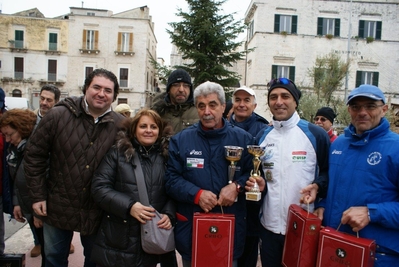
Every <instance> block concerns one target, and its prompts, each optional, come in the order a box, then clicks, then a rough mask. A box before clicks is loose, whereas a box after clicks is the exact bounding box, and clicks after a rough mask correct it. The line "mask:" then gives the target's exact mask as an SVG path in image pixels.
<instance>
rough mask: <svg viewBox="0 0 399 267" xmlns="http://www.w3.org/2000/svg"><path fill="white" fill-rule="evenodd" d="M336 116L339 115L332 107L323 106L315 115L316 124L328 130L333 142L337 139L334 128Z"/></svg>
mask: <svg viewBox="0 0 399 267" xmlns="http://www.w3.org/2000/svg"><path fill="white" fill-rule="evenodd" d="M335 117H337V115H336V114H335V112H334V110H333V109H332V108H330V107H322V108H320V109H318V110H317V112H316V116H315V117H314V124H316V125H319V126H320V127H322V128H323V129H324V130H325V131H326V132H327V134H328V136H329V137H330V142H331V143H332V142H334V140H335V139H337V135H336V134H335V133H334V129H333V128H332V126H333V124H334V119H335Z"/></svg>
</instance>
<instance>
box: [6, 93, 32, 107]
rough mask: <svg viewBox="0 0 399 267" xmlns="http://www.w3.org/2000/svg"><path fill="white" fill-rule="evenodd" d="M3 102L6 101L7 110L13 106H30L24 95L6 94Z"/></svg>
mask: <svg viewBox="0 0 399 267" xmlns="http://www.w3.org/2000/svg"><path fill="white" fill-rule="evenodd" d="M4 102H5V103H6V109H7V110H9V109H13V108H30V105H29V100H28V99H27V98H24V97H11V96H6V97H5V100H4Z"/></svg>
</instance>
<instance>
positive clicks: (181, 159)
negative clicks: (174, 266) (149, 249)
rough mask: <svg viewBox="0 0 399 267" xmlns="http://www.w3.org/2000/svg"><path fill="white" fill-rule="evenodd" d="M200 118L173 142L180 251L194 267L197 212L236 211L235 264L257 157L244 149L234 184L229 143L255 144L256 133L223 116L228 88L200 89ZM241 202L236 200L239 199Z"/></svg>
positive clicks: (171, 178)
mask: <svg viewBox="0 0 399 267" xmlns="http://www.w3.org/2000/svg"><path fill="white" fill-rule="evenodd" d="M194 104H195V107H196V109H197V112H198V116H199V119H200V121H199V122H198V123H196V124H194V125H193V126H191V127H189V128H187V129H185V130H183V131H181V132H179V133H178V134H176V135H175V136H173V137H172V138H171V140H170V144H169V161H168V169H167V171H166V175H165V179H166V192H167V193H168V194H169V195H170V196H171V197H173V198H174V199H175V200H176V201H177V212H178V216H177V219H178V223H177V224H176V228H175V240H176V249H177V250H178V251H179V253H180V254H181V255H182V258H183V266H184V267H188V266H191V254H192V225H193V214H194V213H195V212H206V213H208V212H212V213H222V208H223V211H224V213H229V214H234V215H235V228H234V229H235V233H234V253H233V255H234V256H233V259H234V263H233V266H237V259H238V258H239V257H240V255H241V254H242V252H243V250H244V240H245V232H246V225H245V216H246V206H245V195H244V194H243V193H242V192H243V187H244V185H245V182H246V180H247V179H248V177H249V173H250V170H251V169H252V163H251V162H252V161H251V160H252V157H251V156H250V155H249V154H248V153H243V154H242V157H241V160H239V161H238V162H237V164H236V166H237V167H236V172H235V174H234V178H233V181H232V182H231V183H229V177H228V166H229V164H230V162H229V161H228V160H226V158H225V146H239V147H242V148H245V149H246V147H247V145H250V144H253V143H252V142H253V141H252V139H253V138H252V136H251V135H250V134H249V133H247V132H246V131H244V130H243V129H241V128H239V127H233V125H231V124H230V123H228V122H227V121H226V120H225V119H224V118H223V111H224V109H225V105H226V101H225V94H224V90H223V87H222V86H221V85H219V84H217V83H213V82H205V83H202V84H200V85H199V86H198V87H197V88H196V89H195V90H194ZM236 199H237V201H236V202H235V200H236Z"/></svg>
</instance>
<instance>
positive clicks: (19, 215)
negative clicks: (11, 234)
mask: <svg viewBox="0 0 399 267" xmlns="http://www.w3.org/2000/svg"><path fill="white" fill-rule="evenodd" d="M13 214H14V218H15V220H16V221H17V222H20V223H24V222H25V218H24V216H23V214H22V210H21V206H14V211H13Z"/></svg>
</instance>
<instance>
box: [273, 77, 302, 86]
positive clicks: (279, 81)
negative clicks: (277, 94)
mask: <svg viewBox="0 0 399 267" xmlns="http://www.w3.org/2000/svg"><path fill="white" fill-rule="evenodd" d="M290 83H292V84H294V85H295V83H294V82H293V81H291V80H290V79H287V78H276V79H272V80H270V82H269V83H268V84H267V86H268V87H272V86H274V85H276V84H286V85H287V84H290Z"/></svg>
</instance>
